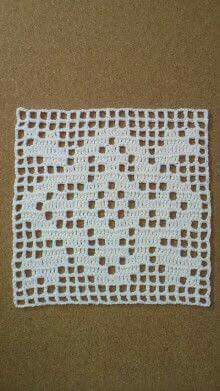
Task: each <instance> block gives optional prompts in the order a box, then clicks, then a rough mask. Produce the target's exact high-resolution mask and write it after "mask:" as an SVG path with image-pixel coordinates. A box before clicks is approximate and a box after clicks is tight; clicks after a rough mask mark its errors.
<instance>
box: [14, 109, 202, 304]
mask: <svg viewBox="0 0 220 391" xmlns="http://www.w3.org/2000/svg"><path fill="white" fill-rule="evenodd" d="M15 154H16V164H15V170H16V179H15V187H14V206H13V210H14V211H13V232H14V246H13V261H12V267H13V291H14V304H15V305H16V306H18V307H28V306H39V305H46V304H68V303H74V304H116V303H117V304H133V303H134V304H135V303H141V304H189V305H200V306H208V305H210V282H209V277H210V259H209V258H210V245H209V237H210V194H209V169H208V112H207V110H195V109H175V110H173V109H149V110H145V109H133V108H131V109H130V108H122V109H90V110H84V109H82V110H73V111H64V110H45V109H42V110H33V109H30V110H29V109H24V108H19V109H18V110H17V124H16V128H15Z"/></svg>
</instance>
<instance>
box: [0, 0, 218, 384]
mask: <svg viewBox="0 0 220 391" xmlns="http://www.w3.org/2000/svg"><path fill="white" fill-rule="evenodd" d="M217 3H218V2H217V1H215V0H212V1H211V0H209V1H208V0H206V1H205V0H200V1H199V0H194V1H191V0H179V1H173V0H167V1H165V0H164V1H161V0H157V1H156V0H151V1H139V0H136V1H127V0H125V1H119V0H118V1H114V0H113V1H108V0H102V1H101V0H99V1H88V2H87V1H86V0H78V1H73V0H72V1H71V0H66V1H58V0H56V1H52V0H48V1H44V0H37V1H33V0H21V1H17V0H14V1H11V0H1V2H0V46H1V57H0V75H1V84H0V112H1V122H0V124H1V158H2V167H3V169H2V172H3V175H2V176H3V180H2V187H1V191H2V197H1V209H2V211H1V213H2V214H1V233H2V240H1V247H2V248H1V264H0V265H1V272H0V280H1V281H0V282H1V284H0V314H1V315H0V317H1V321H0V322H1V329H0V333H1V335H0V338H1V347H0V349H1V355H0V360H1V363H0V389H1V390H2V391H26V390H27V391H30V390H33V391H35V390H36V391H44V390H47V391H49V390H51V391H57V390H65V391H68V390H71V391H103V390H105V391H130V390H131V391H148V390H149V391H167V390H175V391H194V390H195V391H197V390H199V391H203V390H204V391H214V390H217V375H216V373H217V368H216V361H217V360H216V357H217V348H216V346H217V340H216V334H217V325H216V324H217V322H216V321H217V307H218V306H219V305H218V304H217V297H219V291H220V289H219V288H220V286H219V275H220V264H219V262H217V255H218V254H217V252H218V251H217V248H218V247H217V236H218V234H219V231H218V230H219V228H218V227H219V224H220V218H219V205H217V200H218V202H219V197H220V192H219V186H218V183H217V160H218V159H219V152H218V149H219V146H218V144H219V139H220V137H219V132H220V127H219V123H220V115H219V113H220V112H219V111H218V107H219V106H220V100H219V97H217V92H216V82H217V81H216V79H217V77H216V73H217V62H216V57H217V56H216V46H217V45H216V43H217V17H218V15H219V9H217ZM18 106H26V107H35V108H41V107H46V108H60V107H62V108H66V109H70V108H82V107H87V108H89V107H111V106H113V107H114V106H115V107H118V106H122V107H123V106H127V107H129V106H139V107H146V108H148V107H152V108H156V107H194V108H195V107H199V108H208V109H209V110H210V112H211V123H210V164H211V179H212V180H211V190H212V207H213V218H212V229H213V234H212V267H213V274H214V275H215V279H213V278H212V280H213V292H212V301H213V304H212V306H211V307H210V308H207V309H205V308H192V307H191V308H190V307H188V308H187V307H180V306H166V307H159V306H126V307H121V306H113V307H104V306H98V307H84V306H73V305H72V306H60V307H59V306H54V307H43V308H34V309H31V308H30V309H16V308H15V307H14V305H13V304H12V286H11V266H10V263H11V256H12V230H11V205H12V195H13V182H14V152H13V148H14V125H15V109H16V107H18ZM218 181H219V179H218ZM217 187H218V188H217Z"/></svg>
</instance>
